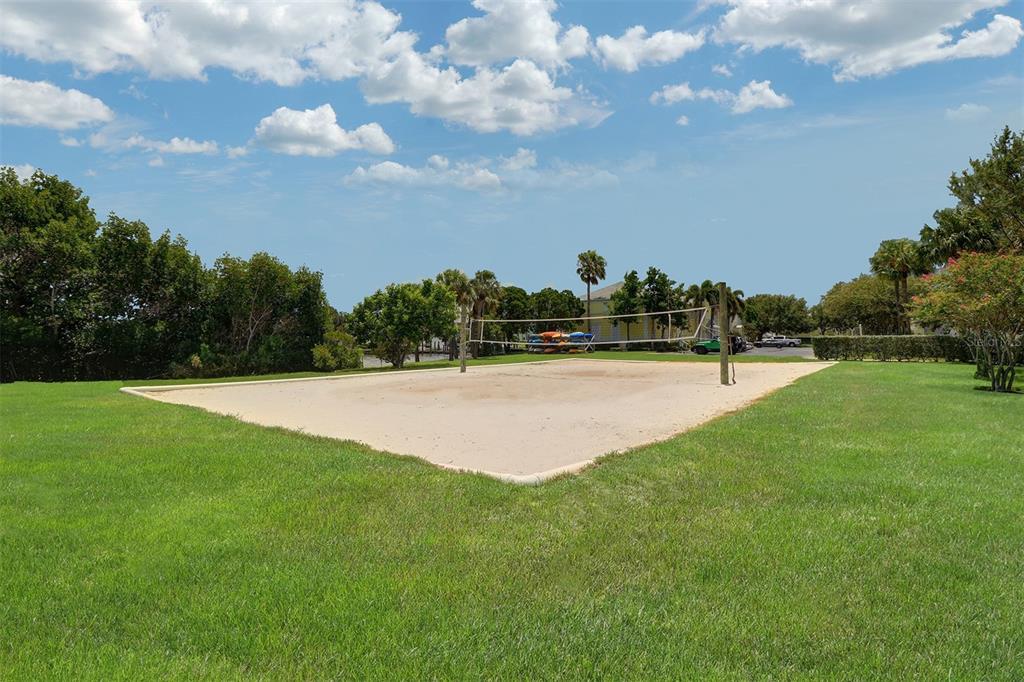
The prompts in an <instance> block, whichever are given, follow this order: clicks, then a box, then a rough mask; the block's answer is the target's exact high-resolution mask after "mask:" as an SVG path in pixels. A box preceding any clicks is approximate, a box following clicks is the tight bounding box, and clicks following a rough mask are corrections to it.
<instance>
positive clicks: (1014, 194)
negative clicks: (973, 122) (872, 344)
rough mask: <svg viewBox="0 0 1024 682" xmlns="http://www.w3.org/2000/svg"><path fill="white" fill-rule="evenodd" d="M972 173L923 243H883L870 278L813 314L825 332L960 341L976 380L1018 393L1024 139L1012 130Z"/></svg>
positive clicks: (960, 175) (844, 286)
mask: <svg viewBox="0 0 1024 682" xmlns="http://www.w3.org/2000/svg"><path fill="white" fill-rule="evenodd" d="M968 166H969V167H968V168H966V169H963V170H961V171H960V172H954V173H952V174H951V175H950V178H949V182H948V183H947V187H948V189H949V193H950V195H951V196H952V198H953V199H954V200H955V201H956V205H954V206H951V207H945V208H941V209H938V210H937V211H935V212H934V213H933V216H932V217H933V221H934V224H933V225H925V226H924V227H923V228H921V230H920V231H919V232H918V238H917V239H912V238H909V237H897V238H893V239H886V240H884V241H882V242H881V243H880V244H879V246H878V249H877V250H876V251H875V253H874V254H873V255H872V256H871V257H870V259H869V261H868V262H869V265H870V269H871V274H864V275H860V276H859V277H857V278H855V279H853V280H851V281H849V282H840V283H838V284H836V285H835V286H834V287H832V289H830V290H829V291H828V293H826V294H825V295H824V296H823V297H822V300H821V303H820V304H819V305H818V306H816V307H815V309H813V310H812V311H811V314H812V317H813V318H814V319H815V322H816V326H818V327H819V328H820V330H821V331H822V332H823V333H824V332H825V331H827V330H830V329H832V330H839V331H849V330H852V329H858V330H860V331H861V332H862V333H865V334H909V333H911V322H912V321H916V322H917V323H918V324H919V325H921V326H922V327H923V328H925V329H930V330H940V331H949V332H953V333H955V334H956V335H958V336H959V337H960V338H962V339H963V340H964V341H966V342H967V343H968V344H969V345H970V347H971V349H972V351H973V353H974V356H975V359H976V361H977V365H978V369H977V376H978V377H979V378H983V379H986V380H988V381H989V382H990V385H991V388H992V390H994V391H1003V392H1006V391H1012V390H1013V383H1014V378H1015V376H1016V368H1017V366H1018V365H1020V364H1021V363H1024V132H1015V131H1013V130H1011V129H1010V128H1009V127H1008V126H1007V127H1004V128H1003V130H1002V131H1001V132H1000V133H998V134H997V135H996V137H995V139H994V140H993V142H992V145H991V147H990V148H989V151H988V154H987V155H986V156H985V157H983V158H980V159H970V160H969V163H968Z"/></svg>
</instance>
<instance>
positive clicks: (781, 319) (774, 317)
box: [743, 294, 812, 340]
mask: <svg viewBox="0 0 1024 682" xmlns="http://www.w3.org/2000/svg"><path fill="white" fill-rule="evenodd" d="M743 323H744V327H745V329H746V330H747V331H748V332H749V333H751V334H753V335H754V336H755V338H756V339H758V340H760V339H761V337H762V336H764V334H765V332H775V333H778V334H802V333H804V332H806V331H808V330H809V329H810V328H811V324H812V320H811V316H810V313H809V312H808V310H807V301H805V300H804V299H802V298H797V297H796V296H787V295H783V294H756V295H754V296H751V297H750V298H748V299H746V308H745V310H744V312H743Z"/></svg>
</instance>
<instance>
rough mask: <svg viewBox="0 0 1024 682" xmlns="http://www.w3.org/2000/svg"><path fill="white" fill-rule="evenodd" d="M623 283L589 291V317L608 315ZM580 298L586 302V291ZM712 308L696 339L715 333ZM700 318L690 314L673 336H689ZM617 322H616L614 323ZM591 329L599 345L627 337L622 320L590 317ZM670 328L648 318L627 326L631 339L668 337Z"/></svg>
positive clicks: (581, 326)
mask: <svg viewBox="0 0 1024 682" xmlns="http://www.w3.org/2000/svg"><path fill="white" fill-rule="evenodd" d="M622 285H623V283H622V282H616V283H615V284H609V285H608V286H605V287H601V288H600V289H594V290H593V291H591V292H590V315H591V316H592V317H600V316H603V315H611V314H612V312H611V298H612V294H614V293H615V292H616V291H618V290H619V289H621V288H622ZM579 298H580V300H581V301H583V304H584V305H586V303H587V294H586V293H583V294H581V295H580V297H579ZM584 314H586V313H584ZM714 317H715V316H714V315H713V314H712V311H710V310H709V311H708V314H707V317H706V318H705V324H704V328H703V329H702V330H701V333H700V334H698V335H697V338H700V339H704V338H710V337H711V336H713V335H716V334H717V333H718V327H717V326H716V322H715V319H714ZM699 321H700V314H699V313H695V314H691V315H690V316H689V322H688V324H689V325H691V326H690V327H689V328H687V329H686V330H685V331H680V330H679V329H678V328H676V327H674V328H673V329H672V330H671V336H672V337H679V336H690V335H692V334H693V333H694V332H693V331H692V328H693V327H694V326H696V325H697V323H698V322H699ZM615 322H618V324H615ZM738 323H740V319H739V318H738V317H736V318H734V319H733V321H732V324H733V325H736V324H738ZM585 326H586V325H585V324H581V325H580V328H581V329H583V328H585ZM591 330H592V331H593V332H594V341H595V342H597V343H599V344H600V345H598V348H599V349H600V348H604V349H608V348H614V347H615V346H609V345H606V344H604V343H601V342H607V341H625V340H626V324H625V323H624V322H622V321H621V320H593V321H592V322H591ZM669 331H670V330H669V329H668V328H667V326H666V327H664V328H663V326H662V325H660V324H655V323H654V322H653V320H652V318H651V317H641V318H639V319H638V320H637V321H636V322H633V323H631V324H630V325H629V338H630V339H632V340H634V341H635V340H637V339H658V338H668V337H669ZM625 346H626V344H622V346H620V347H625Z"/></svg>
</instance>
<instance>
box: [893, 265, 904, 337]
mask: <svg viewBox="0 0 1024 682" xmlns="http://www.w3.org/2000/svg"><path fill="white" fill-rule="evenodd" d="M892 283H893V285H894V286H895V287H896V333H897V334H900V333H902V332H903V295H902V294H901V293H900V278H899V277H893V279H892Z"/></svg>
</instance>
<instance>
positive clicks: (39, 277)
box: [0, 167, 97, 380]
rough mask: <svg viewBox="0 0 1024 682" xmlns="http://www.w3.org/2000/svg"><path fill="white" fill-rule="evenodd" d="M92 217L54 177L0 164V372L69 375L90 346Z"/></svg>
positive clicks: (8, 376) (76, 194) (77, 371)
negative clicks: (23, 175) (21, 175)
mask: <svg viewBox="0 0 1024 682" xmlns="http://www.w3.org/2000/svg"><path fill="white" fill-rule="evenodd" d="M96 229H97V223H96V216H95V214H94V213H93V210H92V209H91V208H90V207H89V199H88V197H85V196H84V195H83V194H82V191H81V190H80V189H78V188H77V187H75V186H74V185H72V184H71V183H69V182H67V181H64V180H61V179H60V178H58V177H57V176H56V175H46V174H44V173H43V172H41V171H36V172H35V173H34V174H33V175H32V177H31V178H30V179H27V180H25V181H24V182H21V181H19V180H18V176H17V174H16V173H15V172H14V169H12V168H6V167H5V168H2V169H0V336H2V338H3V346H4V348H3V361H2V372H0V373H2V376H3V379H4V380H13V379H46V380H53V379H75V378H79V377H80V376H82V371H83V362H84V359H85V358H87V356H88V355H89V352H90V350H91V348H90V346H89V338H88V326H89V321H90V318H91V314H92V311H91V294H90V291H91V288H92V283H93V279H94V275H95V255H94V253H93V242H94V241H95V237H96Z"/></svg>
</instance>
